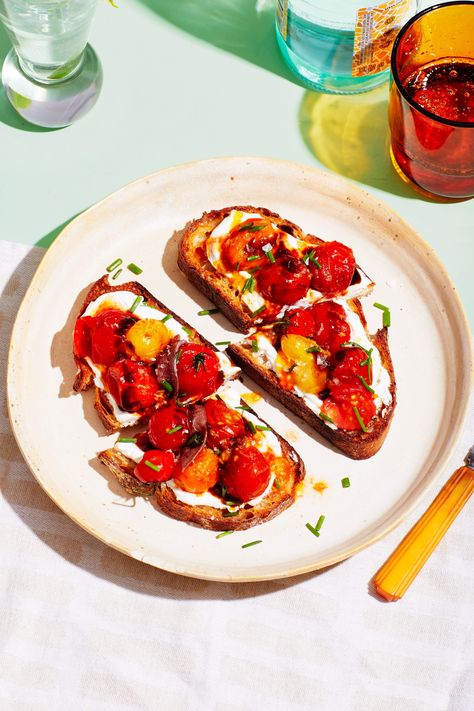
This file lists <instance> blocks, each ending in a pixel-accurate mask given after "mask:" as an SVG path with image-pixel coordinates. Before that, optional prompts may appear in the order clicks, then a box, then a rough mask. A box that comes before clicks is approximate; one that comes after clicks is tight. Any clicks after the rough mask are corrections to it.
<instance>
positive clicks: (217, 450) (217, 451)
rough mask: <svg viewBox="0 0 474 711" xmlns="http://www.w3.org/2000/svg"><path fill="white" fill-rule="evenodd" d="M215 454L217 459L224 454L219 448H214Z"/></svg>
mask: <svg viewBox="0 0 474 711" xmlns="http://www.w3.org/2000/svg"><path fill="white" fill-rule="evenodd" d="M214 454H215V455H216V457H220V456H221V454H222V449H219V447H214Z"/></svg>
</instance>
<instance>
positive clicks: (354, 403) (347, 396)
mask: <svg viewBox="0 0 474 711" xmlns="http://www.w3.org/2000/svg"><path fill="white" fill-rule="evenodd" d="M354 407H356V408H357V410H358V412H359V415H360V417H361V419H362V422H363V423H364V425H365V426H366V427H367V426H368V424H369V423H370V420H371V419H372V418H373V417H374V416H375V414H376V408H375V403H374V399H373V396H372V395H371V393H370V392H369V391H368V390H366V389H365V388H364V386H363V385H361V384H360V383H352V384H350V383H343V384H341V385H337V386H335V385H333V387H332V388H331V394H330V396H329V397H328V398H326V400H324V402H323V405H322V407H321V412H322V413H323V414H325V415H327V416H328V417H330V418H331V419H332V420H333V422H334V424H335V425H336V426H337V427H340V428H341V429H343V430H361V429H362V428H361V426H360V423H359V421H358V419H357V415H356V414H355V411H354Z"/></svg>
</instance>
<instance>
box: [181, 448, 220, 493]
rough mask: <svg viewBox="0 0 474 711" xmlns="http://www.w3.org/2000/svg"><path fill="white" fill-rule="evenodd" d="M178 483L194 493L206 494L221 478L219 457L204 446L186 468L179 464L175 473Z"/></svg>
mask: <svg viewBox="0 0 474 711" xmlns="http://www.w3.org/2000/svg"><path fill="white" fill-rule="evenodd" d="M173 477H174V480H175V482H176V484H177V485H178V486H179V487H180V488H181V489H184V491H189V492H191V493H192V494H204V493H205V492H206V491H209V489H210V488H212V487H213V486H214V485H215V484H217V481H218V479H219V459H218V457H217V456H216V455H215V454H214V452H213V451H212V450H210V449H208V448H207V447H204V448H203V449H202V450H201V451H200V452H199V454H198V455H197V456H196V458H195V459H193V461H192V462H191V464H188V466H187V467H186V468H185V469H181V468H180V467H179V465H178V467H176V469H175V471H174V474H173Z"/></svg>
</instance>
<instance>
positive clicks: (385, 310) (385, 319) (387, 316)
mask: <svg viewBox="0 0 474 711" xmlns="http://www.w3.org/2000/svg"><path fill="white" fill-rule="evenodd" d="M374 306H375V308H376V309H380V310H381V311H383V317H382V324H383V327H384V328H388V327H389V326H390V324H391V316H390V309H389V308H388V306H384V305H383V304H379V303H377V302H374Z"/></svg>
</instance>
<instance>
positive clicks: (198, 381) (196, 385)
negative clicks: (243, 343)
mask: <svg viewBox="0 0 474 711" xmlns="http://www.w3.org/2000/svg"><path fill="white" fill-rule="evenodd" d="M178 353H179V357H178V362H177V363H176V372H177V375H178V385H179V394H180V396H181V397H183V398H186V399H188V398H202V397H206V396H207V395H212V393H214V392H215V391H216V390H217V388H218V387H219V386H220V385H221V384H222V382H223V376H222V373H221V372H220V366H219V360H218V358H217V356H216V354H215V353H214V351H212V350H211V349H210V348H208V347H207V346H202V345H200V344H199V343H186V344H184V345H183V346H182V347H181V348H180V350H179V351H178Z"/></svg>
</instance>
